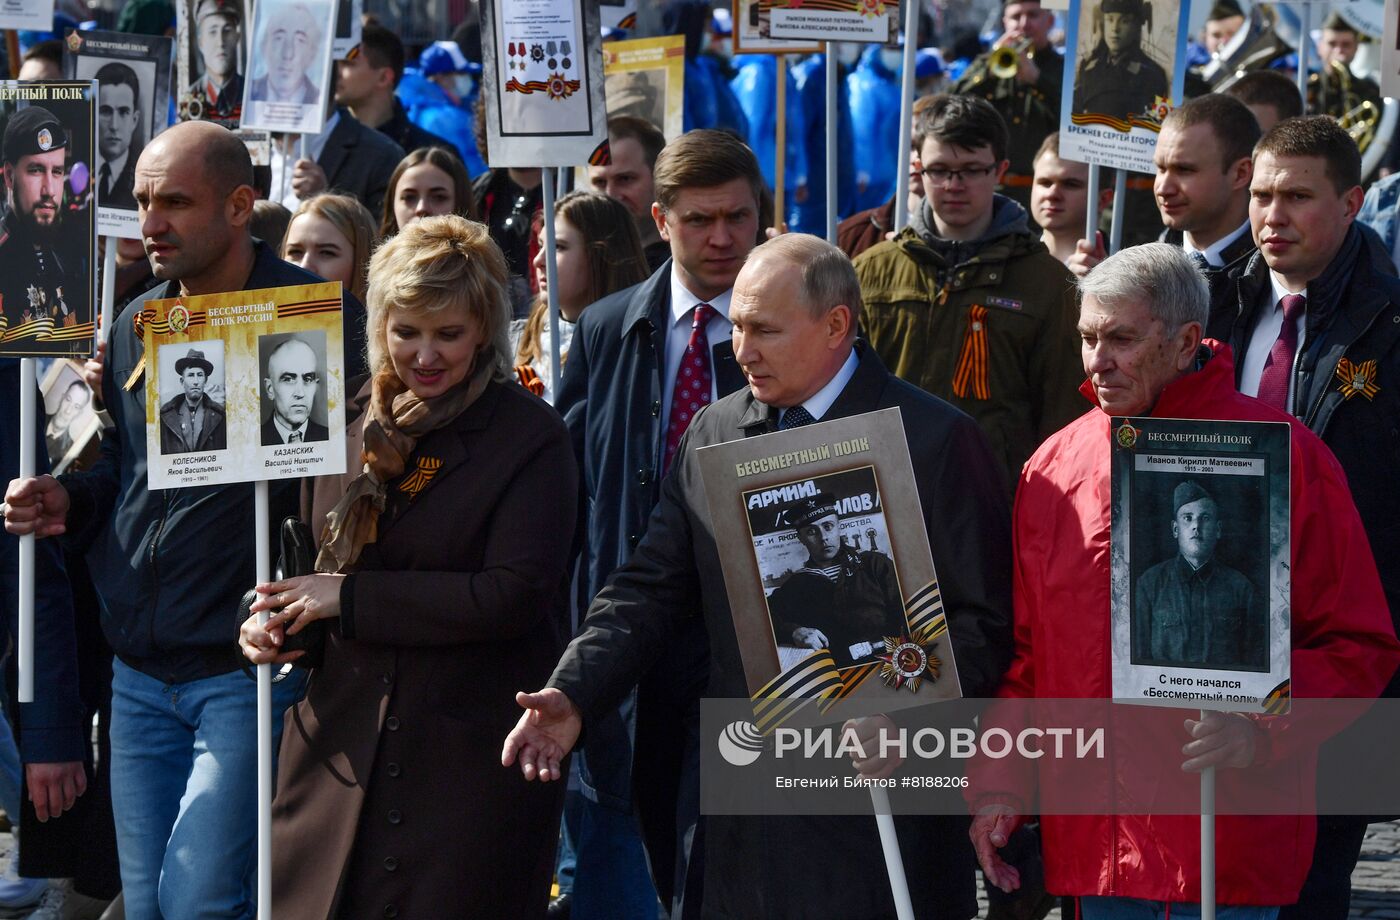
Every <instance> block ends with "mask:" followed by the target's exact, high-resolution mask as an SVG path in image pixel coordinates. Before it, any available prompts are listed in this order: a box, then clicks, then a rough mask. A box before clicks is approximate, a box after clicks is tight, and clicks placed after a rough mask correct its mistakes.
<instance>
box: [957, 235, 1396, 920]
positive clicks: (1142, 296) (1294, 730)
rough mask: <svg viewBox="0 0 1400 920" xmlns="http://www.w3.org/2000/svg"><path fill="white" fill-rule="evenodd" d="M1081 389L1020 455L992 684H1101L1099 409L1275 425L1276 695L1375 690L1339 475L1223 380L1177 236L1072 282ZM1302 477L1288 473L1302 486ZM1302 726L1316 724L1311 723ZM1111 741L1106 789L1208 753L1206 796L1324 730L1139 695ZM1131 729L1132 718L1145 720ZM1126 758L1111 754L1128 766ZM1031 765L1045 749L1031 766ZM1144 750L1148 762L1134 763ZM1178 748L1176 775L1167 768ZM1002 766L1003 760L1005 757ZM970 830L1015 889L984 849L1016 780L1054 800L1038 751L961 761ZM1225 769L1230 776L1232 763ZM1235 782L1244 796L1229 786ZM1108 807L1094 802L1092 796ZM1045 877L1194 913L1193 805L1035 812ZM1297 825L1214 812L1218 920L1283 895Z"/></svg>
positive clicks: (1307, 834) (1366, 572)
mask: <svg viewBox="0 0 1400 920" xmlns="http://www.w3.org/2000/svg"><path fill="white" fill-rule="evenodd" d="M1079 286H1080V294H1081V298H1082V303H1081V307H1080V317H1079V332H1080V336H1081V338H1082V341H1083V357H1084V369H1085V371H1086V372H1087V374H1088V376H1089V380H1088V381H1086V382H1085V384H1084V387H1083V391H1084V394H1085V395H1086V396H1087V397H1088V398H1089V399H1090V401H1092V402H1093V403H1094V404H1095V406H1096V407H1097V408H1096V409H1095V410H1093V411H1090V412H1088V413H1086V414H1085V415H1084V416H1083V417H1081V418H1080V419H1079V420H1078V421H1075V422H1073V423H1072V424H1070V425H1069V426H1067V427H1065V428H1064V429H1062V430H1061V431H1059V432H1058V433H1057V434H1055V435H1053V436H1052V437H1051V438H1050V439H1049V440H1047V441H1046V442H1045V443H1044V444H1043V445H1041V447H1040V449H1039V450H1037V451H1036V453H1035V454H1034V455H1033V456H1032V457H1031V459H1030V460H1029V461H1028V462H1027V463H1026V466H1025V469H1024V470H1023V471H1022V473H1021V480H1020V484H1019V486H1018V488H1017V491H1016V506H1015V541H1016V560H1015V575H1014V588H1015V635H1016V650H1015V658H1014V659H1013V661H1012V665H1011V668H1010V669H1009V670H1008V671H1007V674H1006V676H1005V678H1004V680H1003V683H1002V685H1001V688H1000V690H999V691H998V695H999V696H1002V697H1005V698H1036V697H1038V698H1042V699H1045V698H1060V699H1067V698H1108V697H1111V696H1112V688H1111V680H1112V678H1111V663H1110V649H1109V630H1110V626H1109V612H1110V593H1109V592H1110V572H1109V559H1110V551H1109V520H1110V518H1109V515H1110V507H1109V496H1110V486H1109V463H1110V449H1109V444H1110V442H1109V420H1110V417H1111V416H1155V417H1169V418H1201V419H1217V420H1239V421H1268V422H1287V423H1289V425H1290V426H1291V429H1292V445H1291V457H1290V467H1289V475H1290V485H1291V488H1290V491H1291V496H1292V505H1291V518H1292V520H1291V538H1292V540H1291V547H1290V549H1291V554H1292V560H1291V562H1292V566H1291V578H1292V585H1291V590H1292V605H1291V608H1292V621H1291V628H1292V637H1293V638H1292V649H1293V651H1292V661H1291V668H1292V694H1293V696H1294V697H1295V698H1325V697H1350V698H1369V697H1374V696H1375V695H1376V694H1377V693H1379V692H1380V690H1381V688H1382V687H1384V686H1385V684H1386V680H1387V679H1388V678H1389V677H1390V675H1391V674H1392V673H1393V672H1394V670H1395V668H1396V665H1397V663H1398V662H1400V643H1397V641H1396V638H1395V634H1394V630H1393V629H1392V627H1391V624H1390V620H1389V616H1388V614H1387V607H1386V603H1385V596H1384V594H1383V593H1382V591H1381V584H1380V579H1379V576H1378V575H1377V574H1376V567H1375V562H1374V559H1373V558H1372V556H1371V552H1370V546H1369V544H1368V542H1367V540H1366V535H1365V532H1364V531H1363V530H1362V528H1361V521H1360V518H1359V517H1358V515H1357V512H1356V507H1355V505H1354V504H1353V502H1352V498H1351V493H1350V491H1349V490H1348V488H1347V482H1346V478H1345V476H1344V474H1343V472H1342V469H1341V467H1340V466H1339V465H1338V463H1337V461H1336V459H1335V458H1334V457H1333V456H1332V454H1331V452H1330V451H1329V450H1328V449H1327V447H1326V446H1324V445H1323V443H1322V441H1320V440H1319V439H1318V438H1317V437H1316V436H1315V435H1313V434H1312V433H1311V432H1309V431H1308V429H1307V428H1306V427H1304V426H1303V425H1302V424H1301V423H1300V422H1298V420H1297V419H1295V418H1293V417H1292V416H1289V415H1287V414H1285V413H1283V412H1279V411H1277V410H1275V409H1273V408H1271V407H1269V406H1267V405H1265V404H1264V403H1262V402H1259V401H1258V400H1255V399H1251V398H1249V397H1246V396H1243V395H1241V394H1239V393H1238V392H1236V391H1235V387H1234V379H1235V377H1234V366H1233V363H1232V360H1231V355H1230V350H1229V348H1228V347H1226V346H1223V345H1220V344H1219V343H1217V342H1214V341H1210V340H1206V341H1204V342H1203V341H1202V337H1201V330H1202V327H1203V325H1204V323H1205V320H1206V312H1207V308H1208V304H1209V295H1208V293H1207V288H1206V284H1205V281H1204V280H1203V279H1202V278H1201V276H1200V275H1198V274H1197V273H1196V272H1195V271H1194V270H1193V269H1192V267H1191V264H1190V262H1189V261H1188V260H1187V258H1186V256H1185V255H1184V254H1183V253H1182V252H1181V250H1180V248H1178V247H1172V246H1168V245H1166V244H1162V243H1152V244H1149V245H1146V246H1139V247H1135V248H1132V249H1127V250H1124V251H1122V252H1120V253H1118V254H1116V255H1114V256H1113V257H1112V258H1110V259H1108V260H1106V261H1104V262H1103V263H1101V264H1100V265H1099V266H1098V267H1097V268H1095V269H1094V271H1093V272H1091V273H1090V274H1089V275H1088V276H1087V277H1086V278H1083V279H1081V280H1080V281H1079ZM1305 485H1306V487H1305ZM1313 721H1314V722H1316V721H1317V720H1313ZM1124 723H1132V724H1130V725H1128V727H1127V729H1126V731H1125V732H1124V735H1127V736H1128V740H1126V741H1125V740H1123V737H1124V735H1120V734H1115V736H1114V738H1113V741H1112V742H1111V744H1110V751H1111V756H1112V761H1111V765H1110V766H1108V767H1106V768H1105V773H1104V777H1105V782H1106V788H1108V789H1109V790H1110V794H1114V798H1113V799H1112V801H1114V802H1118V803H1120V805H1119V809H1118V810H1121V811H1129V810H1130V809H1129V808H1128V807H1127V806H1126V804H1123V803H1125V802H1126V801H1127V800H1128V799H1127V797H1125V796H1122V795H1117V794H1116V793H1118V791H1119V790H1120V789H1121V788H1122V784H1123V783H1124V781H1125V780H1124V775H1125V774H1135V775H1141V774H1143V773H1148V774H1152V775H1151V776H1150V782H1151V783H1152V784H1154V786H1156V785H1158V784H1159V785H1160V787H1161V788H1167V787H1171V786H1174V785H1182V786H1185V787H1186V788H1187V789H1188V790H1189V789H1190V787H1191V784H1194V783H1195V782H1196V780H1195V778H1194V777H1191V776H1189V775H1187V774H1190V773H1194V772H1199V771H1200V770H1202V769H1204V768H1205V767H1207V766H1214V767H1216V768H1218V772H1219V773H1220V776H1219V777H1218V778H1217V782H1218V783H1219V786H1220V790H1221V791H1220V794H1221V800H1222V802H1223V801H1225V800H1226V799H1227V798H1228V797H1229V796H1230V795H1233V794H1234V793H1235V790H1236V787H1238V786H1240V785H1241V782H1240V781H1241V779H1242V778H1243V777H1244V776H1245V774H1241V773H1238V772H1236V771H1235V770H1232V769H1228V768H1251V770H1250V774H1249V776H1251V777H1254V778H1253V779H1251V780H1250V782H1251V783H1256V784H1258V783H1259V782H1260V781H1259V779H1258V777H1259V776H1264V777H1267V778H1266V779H1265V780H1264V782H1263V784H1264V785H1265V786H1266V787H1268V788H1270V789H1293V790H1299V789H1305V790H1311V789H1312V788H1313V771H1314V767H1315V747H1316V745H1317V743H1318V742H1319V741H1320V740H1321V739H1322V736H1323V735H1325V734H1327V733H1329V732H1335V731H1336V730H1338V729H1339V728H1341V727H1342V726H1341V725H1339V724H1335V723H1333V724H1328V725H1325V726H1319V725H1314V724H1311V723H1310V724H1307V725H1300V724H1299V723H1298V720H1297V719H1296V718H1293V717H1285V718H1282V719H1259V718H1254V717H1251V716H1247V715H1244V714H1241V713H1219V712H1212V713H1209V714H1208V715H1205V716H1203V717H1201V718H1200V719H1199V720H1196V719H1188V720H1186V722H1185V726H1184V727H1182V722H1181V720H1180V719H1178V718H1175V717H1172V716H1169V715H1164V714H1162V713H1158V712H1149V711H1143V710H1137V711H1135V712H1134V714H1133V718H1132V719H1125V720H1124V719H1120V720H1119V722H1118V723H1117V724H1118V725H1119V726H1122V725H1123V724H1124ZM1144 725H1149V726H1150V727H1149V728H1148V729H1144V728H1143V726H1144ZM1129 762H1131V763H1134V764H1137V765H1138V766H1136V767H1129V766H1128V763H1129ZM1042 763H1043V762H1042ZM1144 764H1150V766H1147V767H1144V766H1143V765H1144ZM1177 764H1180V768H1181V770H1184V771H1186V774H1183V773H1181V772H1180V771H1179V770H1178V769H1177ZM1018 770H1020V773H1019V774H1018V773H1017V771H1018ZM972 772H973V783H972V788H971V789H969V795H968V798H969V799H970V800H971V804H972V805H973V807H974V808H975V809H976V811H977V817H976V818H975V820H974V821H973V824H972V828H971V834H972V839H973V845H974V847H975V848H976V850H977V854H978V860H979V862H981V864H982V868H983V871H984V872H985V873H986V875H987V878H988V879H989V880H990V881H991V882H992V883H993V884H995V885H997V886H999V887H1001V888H1003V889H1004V890H1013V889H1015V888H1016V887H1017V886H1018V885H1019V877H1018V873H1017V872H1016V870H1015V869H1014V868H1012V867H1010V866H1008V865H1007V864H1006V863H1005V862H1004V861H1003V860H1002V859H1001V857H1000V856H999V855H998V853H997V849H998V848H999V847H1000V846H1002V845H1004V843H1005V842H1006V839H1007V838H1008V837H1009V836H1010V833H1011V831H1012V830H1013V829H1014V828H1015V827H1016V826H1017V824H1018V823H1019V822H1020V820H1021V818H1020V815H1019V814H1018V812H1023V811H1024V810H1025V809H1026V808H1027V807H1030V805H1031V802H1030V801H1029V799H1028V798H1027V793H1028V790H1031V789H1034V790H1035V793H1036V794H1038V795H1039V796H1040V797H1041V803H1042V807H1043V806H1044V803H1045V801H1047V800H1053V799H1054V797H1055V795H1056V793H1057V791H1063V789H1060V790H1057V789H1056V788H1055V787H1056V785H1057V784H1058V785H1059V786H1061V787H1063V786H1064V785H1065V783H1066V782H1067V780H1066V778H1065V776H1064V774H1062V773H1056V772H1054V771H1052V770H1051V769H1050V768H1049V767H1046V766H1041V767H1040V769H1039V771H1038V772H1037V768H1036V766H1025V765H1022V766H1020V767H1010V766H1008V765H1007V764H1005V763H991V762H983V763H980V764H975V765H974V769H973V771H972ZM1232 773H1234V774H1235V775H1234V776H1233V777H1232V776H1231V774H1232ZM1244 794H1248V792H1247V791H1246V792H1245V793H1244ZM1110 810H1112V809H1110ZM1041 828H1042V833H1043V839H1044V850H1045V853H1044V858H1045V876H1046V888H1047V889H1048V890H1049V891H1050V892H1052V893H1055V894H1063V895H1072V896H1076V897H1078V898H1080V908H1081V916H1082V917H1083V918H1084V920H1104V918H1110V920H1113V918H1143V920H1155V918H1160V917H1162V916H1164V915H1165V916H1175V917H1183V918H1185V917H1196V916H1199V902H1200V900H1201V879H1200V865H1201V858H1200V856H1201V850H1200V819H1199V817H1197V816H1196V815H1194V814H1189V813H1187V814H1180V813H1172V814H1077V815H1064V814H1060V815H1054V814H1049V813H1048V809H1047V813H1045V814H1044V815H1043V817H1042V822H1041ZM1314 831H1315V828H1314V822H1313V820H1312V819H1311V818H1310V817H1307V816H1298V815H1285V814H1277V813H1270V814H1258V815H1250V816H1241V815H1225V816H1222V817H1221V818H1220V819H1219V820H1218V822H1217V825H1216V839H1217V848H1216V853H1217V862H1216V871H1215V875H1216V885H1217V889H1216V890H1217V897H1216V900H1217V902H1218V903H1219V904H1220V905H1224V906H1222V907H1221V908H1220V910H1219V913H1217V915H1216V916H1217V917H1218V918H1220V920H1226V918H1230V920H1271V918H1273V917H1275V916H1277V913H1278V908H1279V905H1284V904H1291V903H1293V902H1294V901H1296V900H1297V898H1298V892H1299V890H1300V888H1301V886H1302V883H1303V878H1304V876H1305V874H1306V873H1307V870H1308V865H1309V862H1310V860H1311V857H1312V848H1313V837H1314Z"/></svg>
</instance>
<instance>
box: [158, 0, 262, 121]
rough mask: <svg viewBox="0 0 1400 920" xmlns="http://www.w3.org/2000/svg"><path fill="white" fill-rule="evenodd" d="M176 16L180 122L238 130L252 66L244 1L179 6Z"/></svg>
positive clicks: (190, 1)
mask: <svg viewBox="0 0 1400 920" xmlns="http://www.w3.org/2000/svg"><path fill="white" fill-rule="evenodd" d="M176 14H177V21H178V24H179V28H178V31H177V34H178V35H179V36H180V37H181V39H182V41H181V43H180V46H179V48H178V49H177V58H178V65H179V66H178V70H179V73H178V78H179V85H180V87H181V92H180V100H179V106H178V108H179V117H180V119H181V120H182V121H194V120H201V119H202V120H205V121H212V122H215V123H217V124H220V125H223V126H224V127H225V128H236V127H238V122H239V118H240V117H241V115H242V108H243V89H244V73H245V64H246V62H247V60H248V46H247V40H246V36H245V31H246V30H245V27H246V24H247V22H248V18H247V12H246V9H245V7H244V4H243V0H179V2H178V4H177V5H176Z"/></svg>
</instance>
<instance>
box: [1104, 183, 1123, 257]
mask: <svg viewBox="0 0 1400 920" xmlns="http://www.w3.org/2000/svg"><path fill="white" fill-rule="evenodd" d="M1127 199H1128V171H1127V170H1126V169H1120V170H1118V174H1117V175H1116V176H1114V178H1113V220H1112V222H1111V223H1110V224H1109V225H1108V227H1109V229H1108V254H1109V255H1113V254H1114V253H1115V252H1117V251H1118V250H1119V249H1121V248H1122V247H1123V213H1124V211H1125V209H1126V208H1127Z"/></svg>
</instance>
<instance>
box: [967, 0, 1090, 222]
mask: <svg viewBox="0 0 1400 920" xmlns="http://www.w3.org/2000/svg"><path fill="white" fill-rule="evenodd" d="M1054 24H1055V14H1054V13H1053V12H1051V11H1050V10H1047V9H1042V8H1041V6H1040V0H1005V2H1004V3H1003V6H1002V12H1001V25H1002V29H1003V31H1002V34H1001V37H1000V38H998V39H997V40H996V43H995V44H994V45H993V46H992V48H991V50H990V51H988V52H987V53H986V54H983V55H982V56H981V57H979V58H978V59H977V60H975V61H973V62H972V64H971V65H970V66H969V67H968V68H967V72H966V73H964V74H963V76H962V78H961V79H960V80H958V82H957V84H956V85H955V86H954V87H953V92H955V93H966V94H969V95H974V96H980V97H982V98H983V99H986V100H987V101H988V102H990V103H991V104H992V107H993V108H995V109H996V110H997V113H998V114H999V115H1001V117H1002V120H1003V121H1005V122H1006V127H1007V130H1008V131H1010V133H1011V145H1010V147H1009V148H1008V151H1007V157H1008V159H1010V161H1011V166H1010V168H1009V169H1008V170H1007V172H1006V175H1005V176H1004V177H1003V178H1002V182H1001V187H1000V189H999V191H1000V192H1001V193H1002V194H1003V195H1006V196H1007V197H1009V198H1012V199H1014V200H1016V201H1017V202H1019V203H1020V204H1021V206H1022V207H1026V208H1028V207H1030V200H1031V182H1032V178H1031V177H1032V175H1033V172H1034V169H1033V167H1034V163H1035V154H1036V151H1037V150H1039V149H1040V144H1041V142H1042V141H1044V140H1045V136H1046V135H1047V134H1053V133H1055V132H1057V131H1059V130H1060V89H1061V87H1062V86H1063V85H1064V71H1065V65H1064V58H1063V57H1061V55H1060V53H1059V52H1058V51H1056V50H1055V48H1054V46H1053V45H1052V44H1051V43H1050V28H1051V27H1052V26H1053V25H1054Z"/></svg>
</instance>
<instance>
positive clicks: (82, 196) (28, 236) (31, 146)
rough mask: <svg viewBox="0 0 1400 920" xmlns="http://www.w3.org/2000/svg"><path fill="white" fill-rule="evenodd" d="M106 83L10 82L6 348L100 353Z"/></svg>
mask: <svg viewBox="0 0 1400 920" xmlns="http://www.w3.org/2000/svg"><path fill="white" fill-rule="evenodd" d="M96 122H97V84H96V83H93V82H91V81H88V80H82V81H76V80H53V81H26V82H24V83H20V82H12V81H6V82H0V138H3V144H4V150H5V160H6V162H5V164H4V179H3V182H4V186H5V195H6V200H7V201H8V202H9V203H10V205H11V206H10V207H8V208H7V210H6V211H5V217H4V225H3V227H0V354H5V355H56V356H57V355H70V356H78V355H87V354H91V353H92V338H93V329H94V325H93V321H94V317H95V310H96V306H97V288H96V283H95V281H96V274H97V273H96V272H95V271H94V269H93V266H94V265H95V264H96V261H97V201H96V199H95V198H94V197H93V188H92V185H93V182H92V178H93V176H92V170H93V165H92V164H93V159H94V152H95V138H96V134H97V131H96V128H97V124H96Z"/></svg>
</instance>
